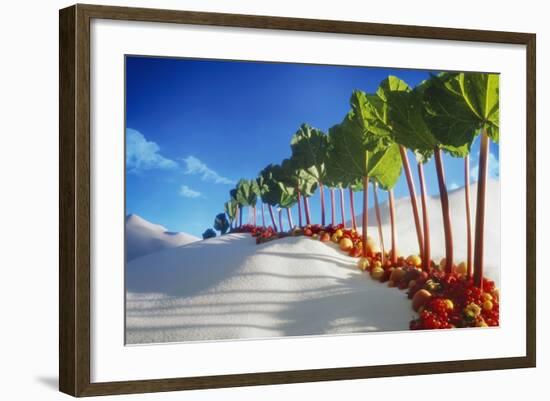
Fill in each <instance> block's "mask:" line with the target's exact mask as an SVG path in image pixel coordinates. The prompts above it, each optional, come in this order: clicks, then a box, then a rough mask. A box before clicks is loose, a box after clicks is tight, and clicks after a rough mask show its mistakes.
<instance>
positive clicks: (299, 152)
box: [290, 124, 328, 182]
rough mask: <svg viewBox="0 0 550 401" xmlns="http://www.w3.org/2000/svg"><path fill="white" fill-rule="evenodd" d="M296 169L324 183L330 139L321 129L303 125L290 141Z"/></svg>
mask: <svg viewBox="0 0 550 401" xmlns="http://www.w3.org/2000/svg"><path fill="white" fill-rule="evenodd" d="M290 147H291V149H292V159H293V161H294V163H295V165H296V167H297V168H298V169H300V170H303V171H304V172H305V173H306V174H308V175H310V176H311V177H312V178H313V179H314V180H315V181H319V182H322V181H323V180H324V178H325V174H326V167H325V164H326V160H327V157H328V137H327V136H326V135H325V133H324V132H322V131H321V130H319V129H316V128H313V127H311V126H309V125H307V124H302V125H301V126H300V129H299V130H298V131H297V132H296V133H295V134H294V136H293V137H292V139H291V141H290Z"/></svg>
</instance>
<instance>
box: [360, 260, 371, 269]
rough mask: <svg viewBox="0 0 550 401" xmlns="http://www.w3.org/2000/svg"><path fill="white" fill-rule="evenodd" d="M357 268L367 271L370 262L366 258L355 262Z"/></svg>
mask: <svg viewBox="0 0 550 401" xmlns="http://www.w3.org/2000/svg"><path fill="white" fill-rule="evenodd" d="M357 266H358V267H359V268H360V269H361V270H363V271H365V270H368V269H369V268H370V261H369V260H368V259H367V258H361V259H359V262H357Z"/></svg>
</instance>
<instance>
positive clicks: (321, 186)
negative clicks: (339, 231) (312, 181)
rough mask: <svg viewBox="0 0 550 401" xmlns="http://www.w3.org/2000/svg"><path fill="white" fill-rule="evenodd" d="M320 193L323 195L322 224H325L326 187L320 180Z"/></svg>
mask: <svg viewBox="0 0 550 401" xmlns="http://www.w3.org/2000/svg"><path fill="white" fill-rule="evenodd" d="M319 195H320V196H321V225H322V226H323V227H324V226H325V188H324V187H323V183H322V182H321V181H319Z"/></svg>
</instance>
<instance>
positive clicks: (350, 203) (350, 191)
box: [349, 187, 357, 231]
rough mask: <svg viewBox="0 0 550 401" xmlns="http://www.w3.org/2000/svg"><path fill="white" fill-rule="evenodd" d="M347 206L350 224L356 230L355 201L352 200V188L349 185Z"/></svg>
mask: <svg viewBox="0 0 550 401" xmlns="http://www.w3.org/2000/svg"><path fill="white" fill-rule="evenodd" d="M349 208H350V213H351V226H352V228H353V229H354V230H355V231H357V223H356V221H355V202H354V201H353V189H351V187H349Z"/></svg>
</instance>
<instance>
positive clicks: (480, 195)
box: [474, 130, 489, 288]
mask: <svg viewBox="0 0 550 401" xmlns="http://www.w3.org/2000/svg"><path fill="white" fill-rule="evenodd" d="M488 156H489V137H488V136H487V132H486V131H485V130H483V132H482V134H481V141H480V145H479V175H478V178H477V206H476V228H475V230H476V231H475V235H476V237H475V241H476V242H475V249H474V285H475V286H476V287H478V288H483V250H484V249H483V248H484V243H483V234H484V231H485V195H486V190H487V162H488Z"/></svg>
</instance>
